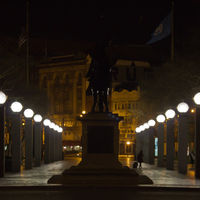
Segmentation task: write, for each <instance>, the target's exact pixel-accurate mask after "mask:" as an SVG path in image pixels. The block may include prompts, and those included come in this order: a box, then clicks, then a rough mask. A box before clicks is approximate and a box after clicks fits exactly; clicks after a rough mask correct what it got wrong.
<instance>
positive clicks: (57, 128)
mask: <svg viewBox="0 0 200 200" xmlns="http://www.w3.org/2000/svg"><path fill="white" fill-rule="evenodd" d="M58 130H59V126H58V125H57V124H56V125H55V131H57V132H58Z"/></svg>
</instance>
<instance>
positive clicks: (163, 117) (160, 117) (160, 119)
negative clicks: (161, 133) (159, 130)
mask: <svg viewBox="0 0 200 200" xmlns="http://www.w3.org/2000/svg"><path fill="white" fill-rule="evenodd" d="M156 120H157V122H158V123H163V122H164V121H165V116H164V115H158V116H157V117H156Z"/></svg>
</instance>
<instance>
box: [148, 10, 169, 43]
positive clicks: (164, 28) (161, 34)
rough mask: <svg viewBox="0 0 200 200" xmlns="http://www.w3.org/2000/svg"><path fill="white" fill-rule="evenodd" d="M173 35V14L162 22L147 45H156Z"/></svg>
mask: <svg viewBox="0 0 200 200" xmlns="http://www.w3.org/2000/svg"><path fill="white" fill-rule="evenodd" d="M170 33H171V12H170V13H169V14H168V15H167V16H166V17H165V18H164V19H163V20H162V21H161V23H160V24H159V25H158V27H157V28H156V29H155V31H154V32H153V33H152V35H151V36H152V37H151V39H150V40H149V41H148V42H147V44H152V43H155V42H157V41H159V40H162V39H163V38H166V37H167V36H168V35H170Z"/></svg>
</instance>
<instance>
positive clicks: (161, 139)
mask: <svg viewBox="0 0 200 200" xmlns="http://www.w3.org/2000/svg"><path fill="white" fill-rule="evenodd" d="M156 121H157V122H158V123H159V124H158V127H157V130H158V131H157V132H158V163H157V165H158V167H161V166H163V155H164V124H163V122H165V116H164V115H162V114H160V115H158V116H157V117H156Z"/></svg>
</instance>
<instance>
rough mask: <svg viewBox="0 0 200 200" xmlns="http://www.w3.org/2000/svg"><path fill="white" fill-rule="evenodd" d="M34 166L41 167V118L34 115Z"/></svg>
mask: <svg viewBox="0 0 200 200" xmlns="http://www.w3.org/2000/svg"><path fill="white" fill-rule="evenodd" d="M33 119H34V165H35V167H39V166H40V165H41V152H42V123H41V121H42V116H41V115H39V114H36V115H34V117H33Z"/></svg>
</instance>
